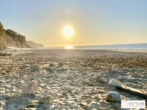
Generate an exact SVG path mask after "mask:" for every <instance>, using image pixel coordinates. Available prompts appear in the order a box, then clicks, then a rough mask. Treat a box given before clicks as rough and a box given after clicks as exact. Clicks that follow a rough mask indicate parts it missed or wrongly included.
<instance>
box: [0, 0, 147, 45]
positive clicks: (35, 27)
mask: <svg viewBox="0 0 147 110" xmlns="http://www.w3.org/2000/svg"><path fill="white" fill-rule="evenodd" d="M0 21H1V22H2V24H3V25H4V28H5V29H12V30H14V31H16V32H18V33H20V34H22V35H25V36H26V39H27V40H32V41H35V42H37V43H42V44H44V46H59V45H61V46H65V45H101V44H124V43H147V0H0ZM67 24H68V25H70V26H72V27H73V29H74V35H73V36H72V38H70V39H66V38H65V37H64V36H63V34H62V30H63V28H64V27H65V26H66V25H67Z"/></svg>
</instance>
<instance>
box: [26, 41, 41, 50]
mask: <svg viewBox="0 0 147 110" xmlns="http://www.w3.org/2000/svg"><path fill="white" fill-rule="evenodd" d="M26 44H27V45H28V46H29V47H31V48H36V47H44V46H43V45H42V44H38V43H35V42H33V41H26Z"/></svg>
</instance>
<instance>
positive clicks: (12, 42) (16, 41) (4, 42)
mask: <svg viewBox="0 0 147 110" xmlns="http://www.w3.org/2000/svg"><path fill="white" fill-rule="evenodd" d="M7 47H18V48H36V47H43V45H42V44H37V43H35V42H33V41H26V38H25V36H23V35H20V34H18V33H17V32H15V31H13V30H11V29H7V30H5V29H4V28H3V25H2V24H1V22H0V49H5V48H7Z"/></svg>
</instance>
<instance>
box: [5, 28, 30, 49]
mask: <svg viewBox="0 0 147 110" xmlns="http://www.w3.org/2000/svg"><path fill="white" fill-rule="evenodd" d="M5 33H6V36H7V43H8V44H7V46H11V47H19V48H25V47H29V46H27V44H26V38H25V36H23V35H20V34H18V33H16V32H15V31H13V30H10V29H7V30H5Z"/></svg>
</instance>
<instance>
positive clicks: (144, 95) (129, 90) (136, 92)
mask: <svg viewBox="0 0 147 110" xmlns="http://www.w3.org/2000/svg"><path fill="white" fill-rule="evenodd" d="M116 89H118V90H120V91H124V92H127V93H130V94H133V95H136V96H139V97H141V98H143V99H146V100H147V92H145V91H144V90H139V89H134V88H131V87H127V86H123V85H122V86H121V87H118V86H116Z"/></svg>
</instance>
